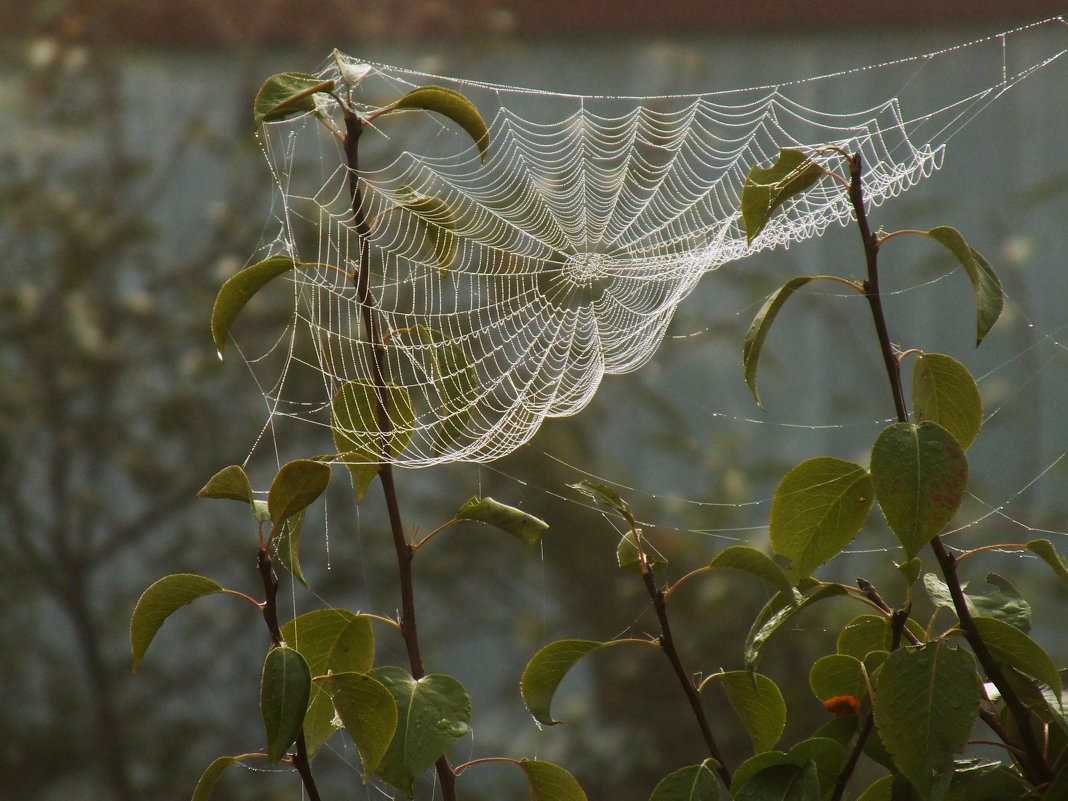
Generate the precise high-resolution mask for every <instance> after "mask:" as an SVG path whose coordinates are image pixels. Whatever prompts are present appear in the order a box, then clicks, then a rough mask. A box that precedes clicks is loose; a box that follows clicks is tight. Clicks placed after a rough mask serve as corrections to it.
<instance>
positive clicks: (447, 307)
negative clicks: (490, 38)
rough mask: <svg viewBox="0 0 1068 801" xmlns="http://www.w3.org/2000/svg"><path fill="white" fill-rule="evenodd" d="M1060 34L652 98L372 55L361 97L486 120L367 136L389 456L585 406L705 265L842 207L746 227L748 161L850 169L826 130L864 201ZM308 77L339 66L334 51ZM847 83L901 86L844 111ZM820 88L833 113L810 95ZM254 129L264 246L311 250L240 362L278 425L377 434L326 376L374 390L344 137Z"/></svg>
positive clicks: (449, 451)
mask: <svg viewBox="0 0 1068 801" xmlns="http://www.w3.org/2000/svg"><path fill="white" fill-rule="evenodd" d="M1066 39H1068V25H1066V24H1065V21H1064V19H1062V18H1058V19H1053V20H1048V21H1046V22H1043V23H1037V24H1035V25H1031V26H1027V27H1025V28H1020V29H1017V30H1014V31H1009V32H1006V33H1002V34H999V35H997V36H993V37H989V38H987V39H983V40H980V41H977V42H972V43H970V44H967V45H961V46H959V47H954V48H950V49H947V50H943V51H940V52H938V53H933V54H928V55H925V56H920V57H916V58H911V59H904V60H899V61H895V62H891V63H887V64H882V65H877V66H873V67H865V68H863V69H859V70H853V71H849V72H843V73H838V74H835V75H829V76H822V77H819V78H813V79H807V80H795V81H791V82H789V83H785V84H781V85H777V86H764V87H758V88H752V89H744V90H734V91H726V92H717V93H713V94H705V95H675V96H660V97H616V96H579V95H568V94H558V93H552V92H543V91H533V90H525V89H519V88H515V87H507V86H501V85H494V84H489V83H481V82H473V81H464V80H457V79H450V78H443V77H441V76H436V75H428V74H424V73H419V72H415V71H411V70H405V69H400V68H397V67H391V66H386V65H382V64H372V65H370V66H371V67H372V68H373V69H372V70H371V71H370V72H369V73H368V74H367V75H366V76H365V77H364V78H363V80H362V81H361V82H360V83H359V85H358V86H356V87H355V88H354V90H353V99H354V102H355V103H356V106H357V108H358V109H359V110H360V112H361V113H362V114H364V115H366V114H368V113H371V112H373V111H374V110H375V109H376V108H380V107H381V106H382V105H385V104H386V103H388V102H391V101H392V100H395V99H396V98H398V97H400V96H401V95H403V94H404V93H406V92H408V91H410V90H412V89H414V88H416V87H418V86H424V85H436V86H444V87H447V88H450V89H454V90H456V91H459V92H461V93H463V94H464V95H465V96H466V97H467V98H468V99H469V100H471V101H472V102H473V103H474V104H475V106H476V107H478V109H479V110H480V112H481V113H482V115H483V117H484V118H485V119H486V121H487V123H488V125H489V130H490V146H489V152H488V156H487V158H486V159H485V160H484V161H482V160H480V158H479V152H478V149H477V148H476V147H475V145H474V143H473V142H472V140H471V139H470V137H468V136H467V134H466V133H464V132H463V131H462V130H461V129H460V128H459V127H458V126H456V125H455V124H454V123H452V122H451V121H449V120H447V119H445V118H444V117H441V116H438V115H434V114H431V113H429V112H423V111H411V112H407V111H405V112H396V113H393V114H390V115H387V116H383V117H381V118H380V119H379V120H378V121H376V122H375V123H374V125H373V126H372V127H371V128H370V129H369V130H367V131H366V132H365V133H364V135H363V137H362V139H361V142H360V147H361V154H360V158H361V161H360V165H359V166H360V178H361V181H362V187H363V193H364V204H365V209H366V213H367V217H368V219H370V220H371V221H372V226H373V227H372V231H371V234H370V236H369V249H370V254H371V256H370V259H371V261H370V289H371V293H372V295H373V297H374V302H375V304H376V310H375V312H374V313H375V314H376V315H377V319H378V320H379V322H380V330H381V332H382V338H383V340H384V344H383V345H382V346H381V347H380V348H379V352H380V361H381V366H382V371H383V374H384V375H383V377H384V380H385V382H386V383H387V384H389V385H391V389H390V390H389V392H388V395H387V397H388V398H389V400H390V402H389V403H388V414H389V417H390V425H389V426H388V427H387V429H388V430H389V431H390V432H391V433H390V434H389V439H390V442H389V444H388V446H387V447H385V448H384V451H385V454H386V458H389V459H390V460H391V461H394V462H395V463H397V464H400V465H404V466H411V467H422V466H428V465H432V464H436V463H441V462H450V461H490V460H493V459H496V458H499V457H501V456H503V455H505V454H507V453H509V452H511V451H513V450H514V449H515V448H517V447H518V446H520V445H521V444H523V443H524V442H526V441H527V440H529V439H530V437H532V436H533V435H534V433H535V432H536V431H537V429H538V427H539V426H540V424H541V423H542V421H543V420H544V419H545V418H546V417H557V416H565V415H571V414H575V413H577V412H578V411H580V410H581V409H582V408H583V407H584V406H586V404H588V403H589V402H590V400H591V399H592V398H593V396H594V393H595V392H596V390H597V387H598V385H599V383H600V381H601V378H602V376H604V375H605V374H616V373H626V372H629V371H632V370H636V369H638V368H639V367H641V366H642V365H643V364H645V363H646V362H647V361H648V360H649V359H651V358H652V356H653V354H654V353H655V351H656V349H657V347H658V345H659V343H660V341H661V340H662V338H663V336H664V334H665V331H666V329H667V327H668V324H669V323H670V321H671V319H672V316H673V314H674V312H675V309H676V308H677V306H678V305H679V303H680V302H681V301H682V300H683V299H684V298H685V297H686V296H687V295H688V294H689V293H690V291H691V290H692V289H693V288H694V286H695V285H696V284H697V282H698V281H699V280H700V279H701V277H702V276H703V275H704V274H705V273H708V272H711V271H713V270H716V269H717V268H719V267H720V266H721V265H724V264H726V263H727V262H731V261H734V260H737V259H741V258H744V257H746V256H749V255H751V254H753V253H756V252H758V251H762V250H765V249H767V248H773V247H778V246H788V245H789V244H790V243H792V242H795V241H800V240H803V239H807V238H808V237H811V236H815V235H818V234H820V233H821V232H823V231H824V230H825V229H826V228H827V227H828V226H829V225H831V224H832V223H836V222H837V223H841V224H845V223H848V222H849V220H850V219H851V218H852V209H851V207H850V204H849V200H848V197H847V195H846V192H845V190H844V189H843V187H842V186H841V185H840V184H839V183H838V182H835V181H833V180H829V179H823V180H821V181H820V182H819V183H817V184H816V185H814V186H813V187H812V188H810V189H809V190H807V191H806V192H805V193H804V194H803V195H800V196H798V197H796V198H794V199H793V200H791V201H789V202H788V203H787V204H785V206H784V207H783V208H782V209H781V210H780V211H779V212H778V213H777V214H776V215H775V217H774V218H773V220H772V222H771V224H769V225H768V226H767V227H766V228H765V229H764V231H763V233H761V234H760V236H758V237H757V238H756V239H755V240H754V241H753V242H752V243H749V244H747V242H746V236H745V230H744V227H743V225H742V221H741V218H740V214H739V211H738V207H739V197H740V192H741V187H742V184H743V181H744V179H745V176H746V174H747V172H748V170H749V168H750V167H751V166H753V165H762V166H767V165H769V164H771V163H772V162H773V161H774V160H775V159H776V157H777V154H778V151H779V149H780V148H782V147H799V148H803V149H805V150H807V151H808V152H809V153H810V154H811V157H812V158H814V159H816V160H818V161H820V162H822V163H824V164H825V165H826V166H827V167H828V168H829V169H835V168H837V169H838V171H839V172H841V159H840V157H839V156H836V155H834V154H833V153H830V152H827V151H826V150H825V149H823V148H824V146H825V145H828V144H830V145H833V146H835V147H837V148H840V149H842V150H844V151H846V152H850V153H854V152H859V153H860V154H861V155H862V158H863V162H864V165H865V176H864V178H865V194H866V199H867V202H868V203H869V204H870V205H872V206H876V205H879V204H880V203H882V202H883V201H884V200H886V199H887V198H890V197H893V196H895V195H897V194H899V193H900V192H903V191H904V190H905V189H907V188H909V187H910V186H912V185H913V184H915V183H916V182H917V181H919V180H920V179H921V178H923V177H925V176H928V175H930V174H931V173H932V172H933V171H934V170H935V169H937V168H938V167H939V165H940V163H941V159H942V156H943V152H944V148H945V144H946V142H947V141H948V140H949V139H950V138H951V137H952V136H953V135H954V134H955V133H956V132H958V131H959V130H960V129H961V128H962V127H964V126H965V125H967V124H968V123H969V122H970V121H971V120H972V119H973V118H974V117H975V116H976V115H977V114H978V113H979V112H980V111H981V110H982V109H984V108H985V107H986V106H987V105H989V104H990V103H991V102H993V101H994V100H995V99H996V98H998V97H999V96H1000V95H1001V94H1002V93H1004V92H1005V91H1006V90H1008V89H1009V88H1010V87H1012V86H1013V85H1015V84H1016V83H1018V82H1019V81H1021V80H1023V79H1025V78H1027V77H1028V76H1030V75H1032V74H1033V73H1034V72H1036V71H1037V70H1039V69H1041V68H1043V67H1045V66H1046V65H1048V64H1049V63H1051V62H1052V61H1053V60H1054V59H1056V58H1058V57H1059V56H1060V55H1062V54H1063V53H1064V52H1065V49H1064V47H1065V44H1066ZM343 63H349V64H360V63H362V62H359V61H358V60H357V59H348V58H347V57H345V58H344V59H343ZM977 64H979V65H982V66H983V68H982V69H977V68H976V65H977ZM321 74H322V75H323V76H324V78H334V79H337V80H338V81H339V84H340V76H339V75H338V74H337V68H336V65H335V63H334V62H333V61H332V60H331V61H330V63H329V64H328V66H327V67H325V68H324V69H323V70H322V71H321ZM859 80H865V81H870V80H875V81H878V82H879V83H878V85H879V86H886V87H888V88H891V89H896V95H895V97H894V98H891V99H889V100H886V101H885V102H883V103H880V104H878V105H876V106H874V107H869V108H863V109H861V110H859V111H841V110H837V109H836V108H835V106H836V105H841V104H842V102H844V101H843V100H842V98H843V97H847V96H848V89H849V87H850V85H851V84H852V83H853V82H856V81H859ZM920 89H922V92H921V91H919V90H920ZM913 95H915V97H913ZM320 97H322V96H321V95H320ZM932 98H933V99H932ZM810 99H811V100H810ZM802 101H804V102H802ZM817 101H818V102H819V104H820V106H821V107H822V108H824V109H830V110H824V111H819V110H816V109H815V108H812V107H810V103H816V102H817ZM331 102H332V101H331ZM324 111H326V113H327V114H332V115H333V119H334V120H335V121H339V120H340V117H339V115H338V114H337V112H336V109H335V110H333V111H331V109H330V108H329V105H328V106H327V107H325V108H324ZM262 142H263V147H264V152H265V154H266V156H267V159H268V162H269V164H270V166H271V169H272V172H273V175H274V177H275V180H276V183H277V187H278V190H279V197H280V200H281V202H280V204H279V205H278V207H277V208H276V212H277V213H276V217H277V222H278V224H279V227H278V233H277V235H276V236H275V237H274V238H273V239H271V240H270V241H268V242H267V244H266V245H265V248H264V253H265V254H267V253H270V254H279V253H282V254H287V255H290V256H291V257H293V258H294V260H296V261H298V262H300V263H302V264H303V266H302V267H301V268H300V269H297V270H294V271H293V272H292V274H291V281H292V289H293V297H294V302H295V303H294V314H293V316H292V318H291V320H290V326H289V328H288V330H287V332H286V335H285V336H283V337H281V338H279V339H278V340H277V341H276V342H274V343H273V345H272V346H271V347H269V348H268V349H265V352H262V353H260V354H252V355H250V354H249V353H247V352H246V353H245V358H246V359H247V360H248V361H249V364H250V365H251V366H252V367H253V368H254V371H256V372H257V374H258V375H260V380H261V387H262V389H263V391H264V394H265V397H266V399H267V402H268V406H269V408H270V410H271V417H272V423H273V422H274V421H275V420H276V418H278V417H286V418H294V419H297V420H301V421H310V422H313V423H315V424H318V425H320V426H330V425H331V422H332V420H333V422H334V424H335V425H336V424H337V423H338V418H337V417H335V416H333V415H334V414H336V413H337V412H339V411H340V417H341V418H342V419H343V420H344V425H345V427H346V428H347V429H351V430H348V431H347V434H346V436H347V439H348V441H350V442H356V443H360V442H366V443H371V442H381V438H380V434H379V432H380V431H382V426H381V424H380V421H379V419H378V412H377V410H376V408H375V405H374V404H373V403H367V402H359V397H360V393H361V391H363V390H358V391H356V392H355V393H352V392H348V393H341V394H340V395H337V393H338V392H339V390H340V389H341V388H342V387H343V386H344V385H346V384H347V383H348V382H353V381H355V382H357V383H356V385H355V386H358V387H362V388H364V390H366V391H367V392H372V391H373V387H374V381H373V376H374V369H373V364H372V348H373V346H372V344H371V343H370V342H369V341H368V335H367V332H366V330H365V328H364V325H363V322H362V311H361V307H360V305H359V302H358V301H357V295H356V288H355V286H354V282H353V280H352V277H351V276H352V274H353V272H354V271H355V270H356V265H357V264H358V259H359V238H358V236H357V235H356V232H355V225H354V220H353V214H352V211H351V205H350V198H349V194H348V192H349V190H348V177H349V176H348V171H347V169H346V168H345V166H344V163H345V160H344V154H343V153H342V152H341V147H340V145H339V144H338V142H337V140H336V139H335V137H334V136H333V135H332V134H331V133H330V131H329V130H328V129H327V128H326V126H324V125H323V124H322V122H321V121H320V120H319V119H317V118H316V117H315V116H314V115H312V114H306V115H303V116H300V117H296V118H293V119H288V120H283V121H279V122H275V123H269V124H267V125H265V126H264V129H263V133H262ZM420 199H422V200H420ZM245 344H246V348H247V343H245ZM351 386H354V385H351V384H350V387H351ZM367 388H372V389H367ZM335 395H337V398H338V401H337V404H340V405H335V406H334V407H333V410H332V406H331V401H332V399H334V398H335ZM368 397H371V396H368ZM376 450H377V448H376ZM378 455H379V454H374V456H375V457H378Z"/></svg>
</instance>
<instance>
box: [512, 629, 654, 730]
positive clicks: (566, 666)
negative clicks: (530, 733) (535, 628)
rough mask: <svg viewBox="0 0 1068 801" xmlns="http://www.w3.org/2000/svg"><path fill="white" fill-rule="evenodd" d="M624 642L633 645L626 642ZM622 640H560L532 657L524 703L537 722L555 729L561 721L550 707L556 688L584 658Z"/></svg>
mask: <svg viewBox="0 0 1068 801" xmlns="http://www.w3.org/2000/svg"><path fill="white" fill-rule="evenodd" d="M623 642H633V640H624V641H623ZM619 643H620V641H617V640H610V641H608V642H598V641H596V640H557V641H556V642H551V643H549V644H548V645H546V646H544V647H543V648H541V649H540V650H539V651H538V652H537V653H536V654H534V656H532V657H531V658H530V661H529V662H528V663H527V666H526V668H524V670H523V676H522V678H521V679H520V681H519V688H520V692H521V693H522V696H523V703H524V704H526V706H527V709H528V710H529V712H530V714H531V715H533V716H534V719H535V720H536V721H538V723H541V724H543V725H545V726H555V725H556V724H557V723H559V722H560V721H558V720H553V716H552V712H551V711H550V707H551V706H552V702H553V696H554V695H555V694H556V688H557V687H559V686H560V682H561V681H563V679H564V676H566V675H567V673H568V671H569V670H571V668H572V667H574V666H575V663H576V662H578V661H579V660H580V659H581V658H582V657H584V656H585V655H586V654H588V653H590V652H591V651H596V650H597V649H599V648H607V647H609V646H612V645H618V644H619Z"/></svg>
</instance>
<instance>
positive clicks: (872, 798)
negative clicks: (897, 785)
mask: <svg viewBox="0 0 1068 801" xmlns="http://www.w3.org/2000/svg"><path fill="white" fill-rule="evenodd" d="M893 789H894V777H893V776H883V777H882V778H881V779H876V780H875V781H874V782H873V783H872V784H870V785H868V789H867V790H865V791H864V792H863V793H861V795H860V798H858V799H857V801H893V799H892V797H891V795H890V794H891V792H892V791H893Z"/></svg>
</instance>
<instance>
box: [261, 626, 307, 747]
mask: <svg viewBox="0 0 1068 801" xmlns="http://www.w3.org/2000/svg"><path fill="white" fill-rule="evenodd" d="M310 696H311V671H309V670H308V663H307V662H305V661H304V657H302V656H301V655H300V654H299V653H298V652H296V651H294V650H293V649H292V648H287V647H286V646H285V645H280V646H277V647H275V648H272V649H271V650H270V651H268V652H267V658H266V659H265V660H264V662H263V677H262V679H261V681H260V715H261V716H262V717H263V730H264V732H265V733H266V734H267V760H268V761H269V762H278V761H279V760H281V759H282V757H284V756H285V755H286V751H287V750H288V749H289V746H291V745H292V744H293V741H294V740H296V739H297V734H299V733H300V728H301V726H302V725H303V723H304V713H305V712H307V711H308V699H309V697H310Z"/></svg>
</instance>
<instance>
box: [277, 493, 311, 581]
mask: <svg viewBox="0 0 1068 801" xmlns="http://www.w3.org/2000/svg"><path fill="white" fill-rule="evenodd" d="M304 512H305V510H304V509H301V510H300V511H299V512H297V513H296V514H295V515H293V516H292V517H287V518H286V519H285V520H284V521H283V522H282V528H281V530H280V531H279V532H278V536H277V537H275V540H274V556H275V559H277V560H278V563H279V564H280V565H282V567H284V568H285V569H286V570H288V571H289V572H290V573H292V574H293V578H295V579H296V580H297V581H299V582H300V583H301V584H303V585H304V586H305V587H307V586H308V581H307V579H305V578H304V571H303V570H302V569H301V567H300V535H301V532H302V531H303V530H304Z"/></svg>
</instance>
